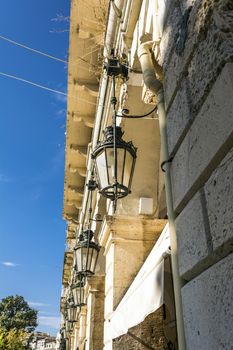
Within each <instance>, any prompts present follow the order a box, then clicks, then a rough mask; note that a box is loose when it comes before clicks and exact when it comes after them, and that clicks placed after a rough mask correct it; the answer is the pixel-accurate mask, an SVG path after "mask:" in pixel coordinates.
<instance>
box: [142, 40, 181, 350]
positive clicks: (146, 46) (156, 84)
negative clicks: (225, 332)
mask: <svg viewBox="0 0 233 350" xmlns="http://www.w3.org/2000/svg"><path fill="white" fill-rule="evenodd" d="M153 44H154V42H152V41H150V42H146V43H143V44H141V45H140V47H139V48H138V58H139V61H140V63H141V67H142V74H143V80H144V83H145V85H146V86H147V87H148V88H149V89H150V90H151V91H152V92H154V93H155V94H156V96H157V105H158V115H159V128H160V139H161V153H162V159H163V161H165V160H168V159H169V152H168V143H167V127H166V112H165V106H164V91H163V84H162V83H161V81H159V80H157V78H156V76H155V69H154V65H153V62H152V58H151V51H150V50H151V49H152V46H153ZM170 164H171V163H170V162H168V163H165V164H164V170H165V192H166V202H167V213H168V222H169V230H170V240H171V262H172V275H173V286H174V297H175V309H176V323H177V334H178V349H179V350H185V348H186V346H185V335H184V321H183V308H182V299H181V287H182V281H181V278H180V276H179V268H178V253H177V236H176V227H175V213H174V209H173V198H172V185H171V174H170Z"/></svg>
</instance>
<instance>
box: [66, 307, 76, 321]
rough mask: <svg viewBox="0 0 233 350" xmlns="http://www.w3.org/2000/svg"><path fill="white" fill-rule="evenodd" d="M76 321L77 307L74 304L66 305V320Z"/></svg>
mask: <svg viewBox="0 0 233 350" xmlns="http://www.w3.org/2000/svg"><path fill="white" fill-rule="evenodd" d="M76 319H77V307H76V306H75V305H74V304H68V305H67V320H68V321H69V322H71V323H72V322H75V321H76Z"/></svg>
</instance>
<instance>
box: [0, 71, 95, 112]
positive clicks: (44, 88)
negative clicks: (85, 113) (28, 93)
mask: <svg viewBox="0 0 233 350" xmlns="http://www.w3.org/2000/svg"><path fill="white" fill-rule="evenodd" d="M0 75H2V76H4V77H7V78H11V79H15V80H18V81H21V82H23V83H26V84H29V85H33V86H36V87H38V88H40V89H43V90H47V91H50V92H53V93H56V94H59V95H63V96H67V97H71V98H75V99H77V101H83V102H86V103H88V104H91V105H96V103H94V102H90V101H88V100H87V99H85V98H81V97H77V96H72V95H68V94H67V93H66V92H63V91H59V90H55V89H51V88H49V87H47V86H44V85H41V84H37V83H34V82H33V81H30V80H26V79H23V78H21V77H18V76H16V75H12V74H7V73H4V72H0Z"/></svg>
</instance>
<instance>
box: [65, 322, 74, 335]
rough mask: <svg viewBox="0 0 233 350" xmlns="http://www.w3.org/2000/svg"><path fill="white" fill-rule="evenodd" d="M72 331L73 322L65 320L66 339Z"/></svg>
mask: <svg viewBox="0 0 233 350" xmlns="http://www.w3.org/2000/svg"><path fill="white" fill-rule="evenodd" d="M72 330H73V322H70V321H68V320H66V337H68V334H70V333H71V332H72Z"/></svg>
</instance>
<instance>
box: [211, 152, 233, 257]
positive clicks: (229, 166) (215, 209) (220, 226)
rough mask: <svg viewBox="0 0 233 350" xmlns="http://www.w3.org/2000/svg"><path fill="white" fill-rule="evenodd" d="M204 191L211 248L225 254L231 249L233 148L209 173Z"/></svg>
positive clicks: (232, 231)
mask: <svg viewBox="0 0 233 350" xmlns="http://www.w3.org/2000/svg"><path fill="white" fill-rule="evenodd" d="M205 193H206V200H207V209H208V215H209V222H210V228H211V234H212V240H213V248H214V250H217V251H218V254H227V253H228V252H229V251H233V149H231V151H230V152H229V153H228V154H227V156H226V157H225V158H224V159H223V161H222V162H221V164H220V165H219V166H218V168H217V169H216V170H215V171H214V173H213V174H212V175H211V177H210V179H209V181H208V182H207V184H206V186H205ZM219 249H220V251H219Z"/></svg>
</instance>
